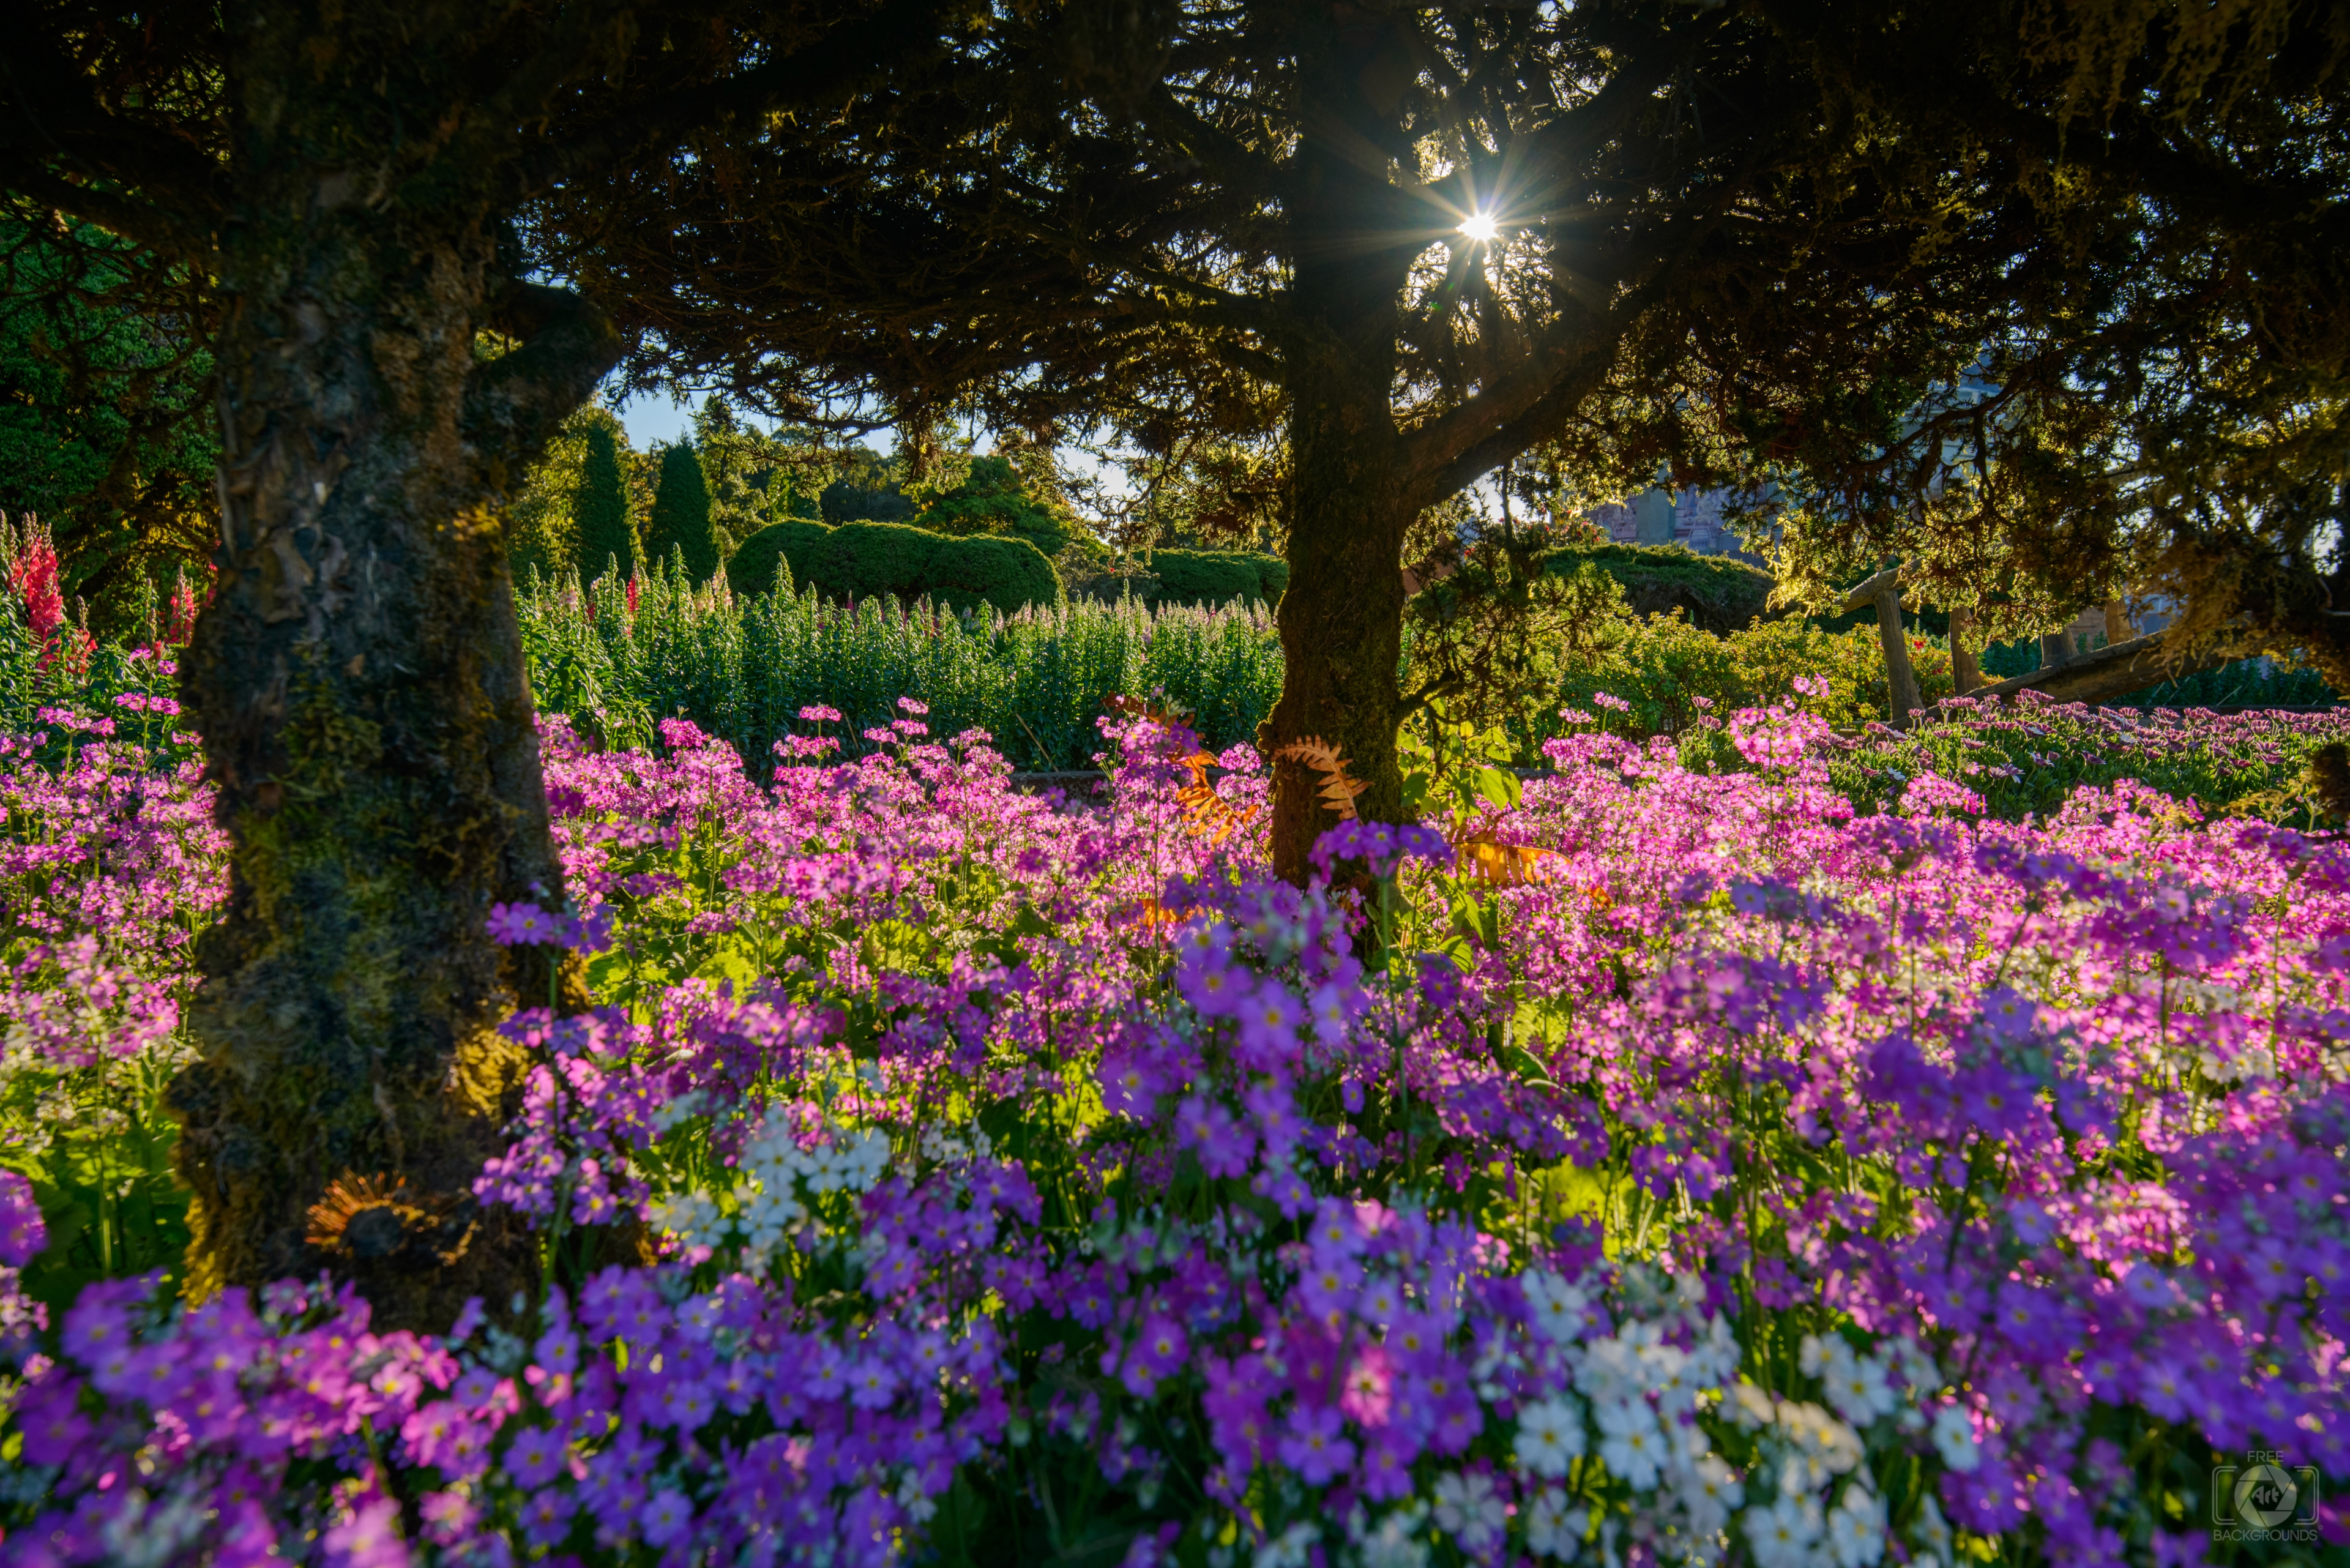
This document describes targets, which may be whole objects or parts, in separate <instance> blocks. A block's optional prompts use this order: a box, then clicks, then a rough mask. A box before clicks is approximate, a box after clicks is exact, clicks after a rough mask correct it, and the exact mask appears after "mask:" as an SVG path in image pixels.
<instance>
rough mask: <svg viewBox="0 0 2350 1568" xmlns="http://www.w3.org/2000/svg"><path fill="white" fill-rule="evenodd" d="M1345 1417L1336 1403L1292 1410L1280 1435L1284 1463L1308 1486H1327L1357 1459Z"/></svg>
mask: <svg viewBox="0 0 2350 1568" xmlns="http://www.w3.org/2000/svg"><path fill="white" fill-rule="evenodd" d="M1346 1430H1347V1428H1346V1420H1345V1417H1342V1416H1340V1415H1339V1413H1338V1409H1337V1407H1336V1406H1335V1405H1324V1406H1321V1407H1311V1406H1300V1407H1298V1408H1296V1409H1295V1410H1293V1411H1291V1412H1290V1416H1289V1425H1288V1428H1287V1429H1285V1430H1284V1432H1283V1433H1282V1435H1281V1444H1280V1448H1279V1450H1278V1451H1279V1453H1280V1455H1281V1462H1282V1463H1283V1464H1284V1465H1287V1466H1288V1467H1289V1468H1290V1469H1293V1470H1295V1471H1296V1472H1297V1479H1298V1480H1302V1481H1304V1482H1305V1484H1306V1485H1307V1486H1327V1485H1329V1484H1330V1483H1331V1482H1332V1481H1333V1480H1336V1479H1337V1478H1338V1477H1339V1476H1340V1475H1342V1474H1344V1473H1345V1472H1346V1470H1347V1467H1348V1466H1350V1465H1352V1464H1353V1463H1354V1462H1355V1445H1354V1444H1352V1443H1350V1442H1348V1441H1347V1436H1346Z"/></svg>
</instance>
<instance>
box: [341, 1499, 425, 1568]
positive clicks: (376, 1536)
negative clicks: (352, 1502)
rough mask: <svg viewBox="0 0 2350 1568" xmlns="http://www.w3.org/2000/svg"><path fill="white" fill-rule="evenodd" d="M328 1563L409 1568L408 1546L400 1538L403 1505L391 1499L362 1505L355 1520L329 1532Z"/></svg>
mask: <svg viewBox="0 0 2350 1568" xmlns="http://www.w3.org/2000/svg"><path fill="white" fill-rule="evenodd" d="M325 1544H326V1548H327V1561H328V1563H333V1564H335V1565H336V1568H407V1565H408V1547H407V1546H406V1544H405V1543H404V1542H401V1540H400V1504H398V1503H396V1502H394V1501H391V1499H390V1498H388V1497H379V1498H375V1499H373V1500H371V1501H366V1502H362V1503H360V1504H359V1506H358V1507H357V1508H356V1509H355V1510H354V1511H352V1514H351V1517H350V1518H349V1519H348V1521H345V1522H343V1523H341V1524H338V1525H335V1526H333V1527H331V1528H330V1529H328V1532H327V1538H326V1542H325Z"/></svg>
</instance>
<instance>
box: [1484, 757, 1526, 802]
mask: <svg viewBox="0 0 2350 1568" xmlns="http://www.w3.org/2000/svg"><path fill="white" fill-rule="evenodd" d="M1477 794H1478V796H1479V797H1480V798H1481V799H1482V800H1485V801H1488V802H1490V803H1491V804H1492V805H1497V806H1499V807H1501V808H1502V809H1503V811H1515V810H1517V809H1518V806H1519V805H1520V804H1521V803H1522V802H1523V799H1524V794H1523V791H1522V790H1521V788H1520V786H1519V784H1518V776H1517V774H1513V773H1508V772H1505V771H1504V770H1503V769H1501V768H1492V767H1485V768H1479V769H1478V770H1477Z"/></svg>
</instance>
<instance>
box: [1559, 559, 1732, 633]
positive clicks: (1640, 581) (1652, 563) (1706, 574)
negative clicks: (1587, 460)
mask: <svg viewBox="0 0 2350 1568" xmlns="http://www.w3.org/2000/svg"><path fill="white" fill-rule="evenodd" d="M1586 565H1588V566H1596V567H1598V568H1599V569H1600V570H1601V571H1603V572H1606V573H1607V575H1608V576H1611V577H1613V578H1615V579H1616V581H1617V582H1618V583H1620V584H1621V585H1623V588H1624V598H1625V602H1626V603H1627V604H1628V605H1629V606H1630V607H1632V608H1633V609H1634V610H1635V611H1637V612H1638V613H1640V614H1642V615H1663V614H1665V613H1667V612H1668V611H1670V610H1675V609H1678V610H1679V611H1681V612H1682V613H1683V614H1684V615H1685V616H1687V617H1688V618H1689V620H1690V623H1691V624H1693V625H1695V626H1698V627H1701V628H1704V629H1705V630H1707V631H1714V632H1731V631H1743V630H1744V629H1745V628H1746V627H1747V626H1748V625H1749V624H1750V623H1751V622H1752V621H1753V620H1754V619H1755V618H1757V617H1759V616H1761V615H1762V614H1763V611H1764V609H1765V607H1767V605H1768V603H1769V600H1770V597H1771V587H1772V577H1771V574H1770V573H1768V572H1765V571H1763V570H1761V569H1760V568H1758V567H1756V566H1752V565H1751V564H1749V563H1747V562H1745V561H1741V560H1737V559H1734V558H1732V557H1731V556H1700V555H1699V554H1698V553H1697V552H1696V551H1694V550H1691V549H1690V547H1689V546H1688V545H1562V546H1560V547H1558V548H1557V549H1555V550H1552V551H1551V552H1550V553H1549V554H1548V555H1546V556H1544V566H1547V567H1548V568H1549V569H1550V570H1551V571H1553V572H1556V573H1560V574H1562V575H1572V574H1573V573H1574V572H1575V571H1576V570H1579V569H1580V568H1581V567H1583V566H1586Z"/></svg>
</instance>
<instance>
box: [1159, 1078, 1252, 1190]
mask: <svg viewBox="0 0 2350 1568" xmlns="http://www.w3.org/2000/svg"><path fill="white" fill-rule="evenodd" d="M1175 1127H1176V1132H1177V1135H1178V1136H1179V1137H1180V1138H1181V1139H1182V1141H1183V1144H1184V1146H1185V1147H1188V1148H1190V1149H1191V1151H1192V1152H1193V1153H1195V1154H1197V1155H1198V1156H1199V1157H1200V1167H1201V1169H1203V1170H1205V1171H1206V1172H1207V1173H1208V1174H1209V1175H1210V1176H1218V1177H1232V1176H1239V1175H1241V1174H1243V1172H1245V1171H1246V1170H1247V1169H1248V1167H1249V1160H1250V1158H1252V1157H1253V1156H1254V1154H1255V1153H1256V1138H1255V1136H1254V1135H1253V1134H1252V1133H1251V1132H1250V1131H1249V1130H1248V1129H1247V1128H1246V1127H1243V1126H1241V1124H1240V1122H1239V1121H1238V1120H1237V1119H1236V1118H1235V1117H1234V1116H1232V1112H1230V1111H1228V1110H1226V1109H1225V1108H1224V1107H1223V1106H1221V1105H1218V1104H1217V1103H1216V1102H1215V1101H1213V1100H1211V1099H1207V1098H1205V1097H1203V1096H1199V1095H1193V1096H1191V1097H1190V1098H1189V1099H1187V1100H1185V1101H1184V1102H1183V1106H1182V1108H1181V1109H1180V1111H1178V1112H1177V1113H1176V1117H1175Z"/></svg>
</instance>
